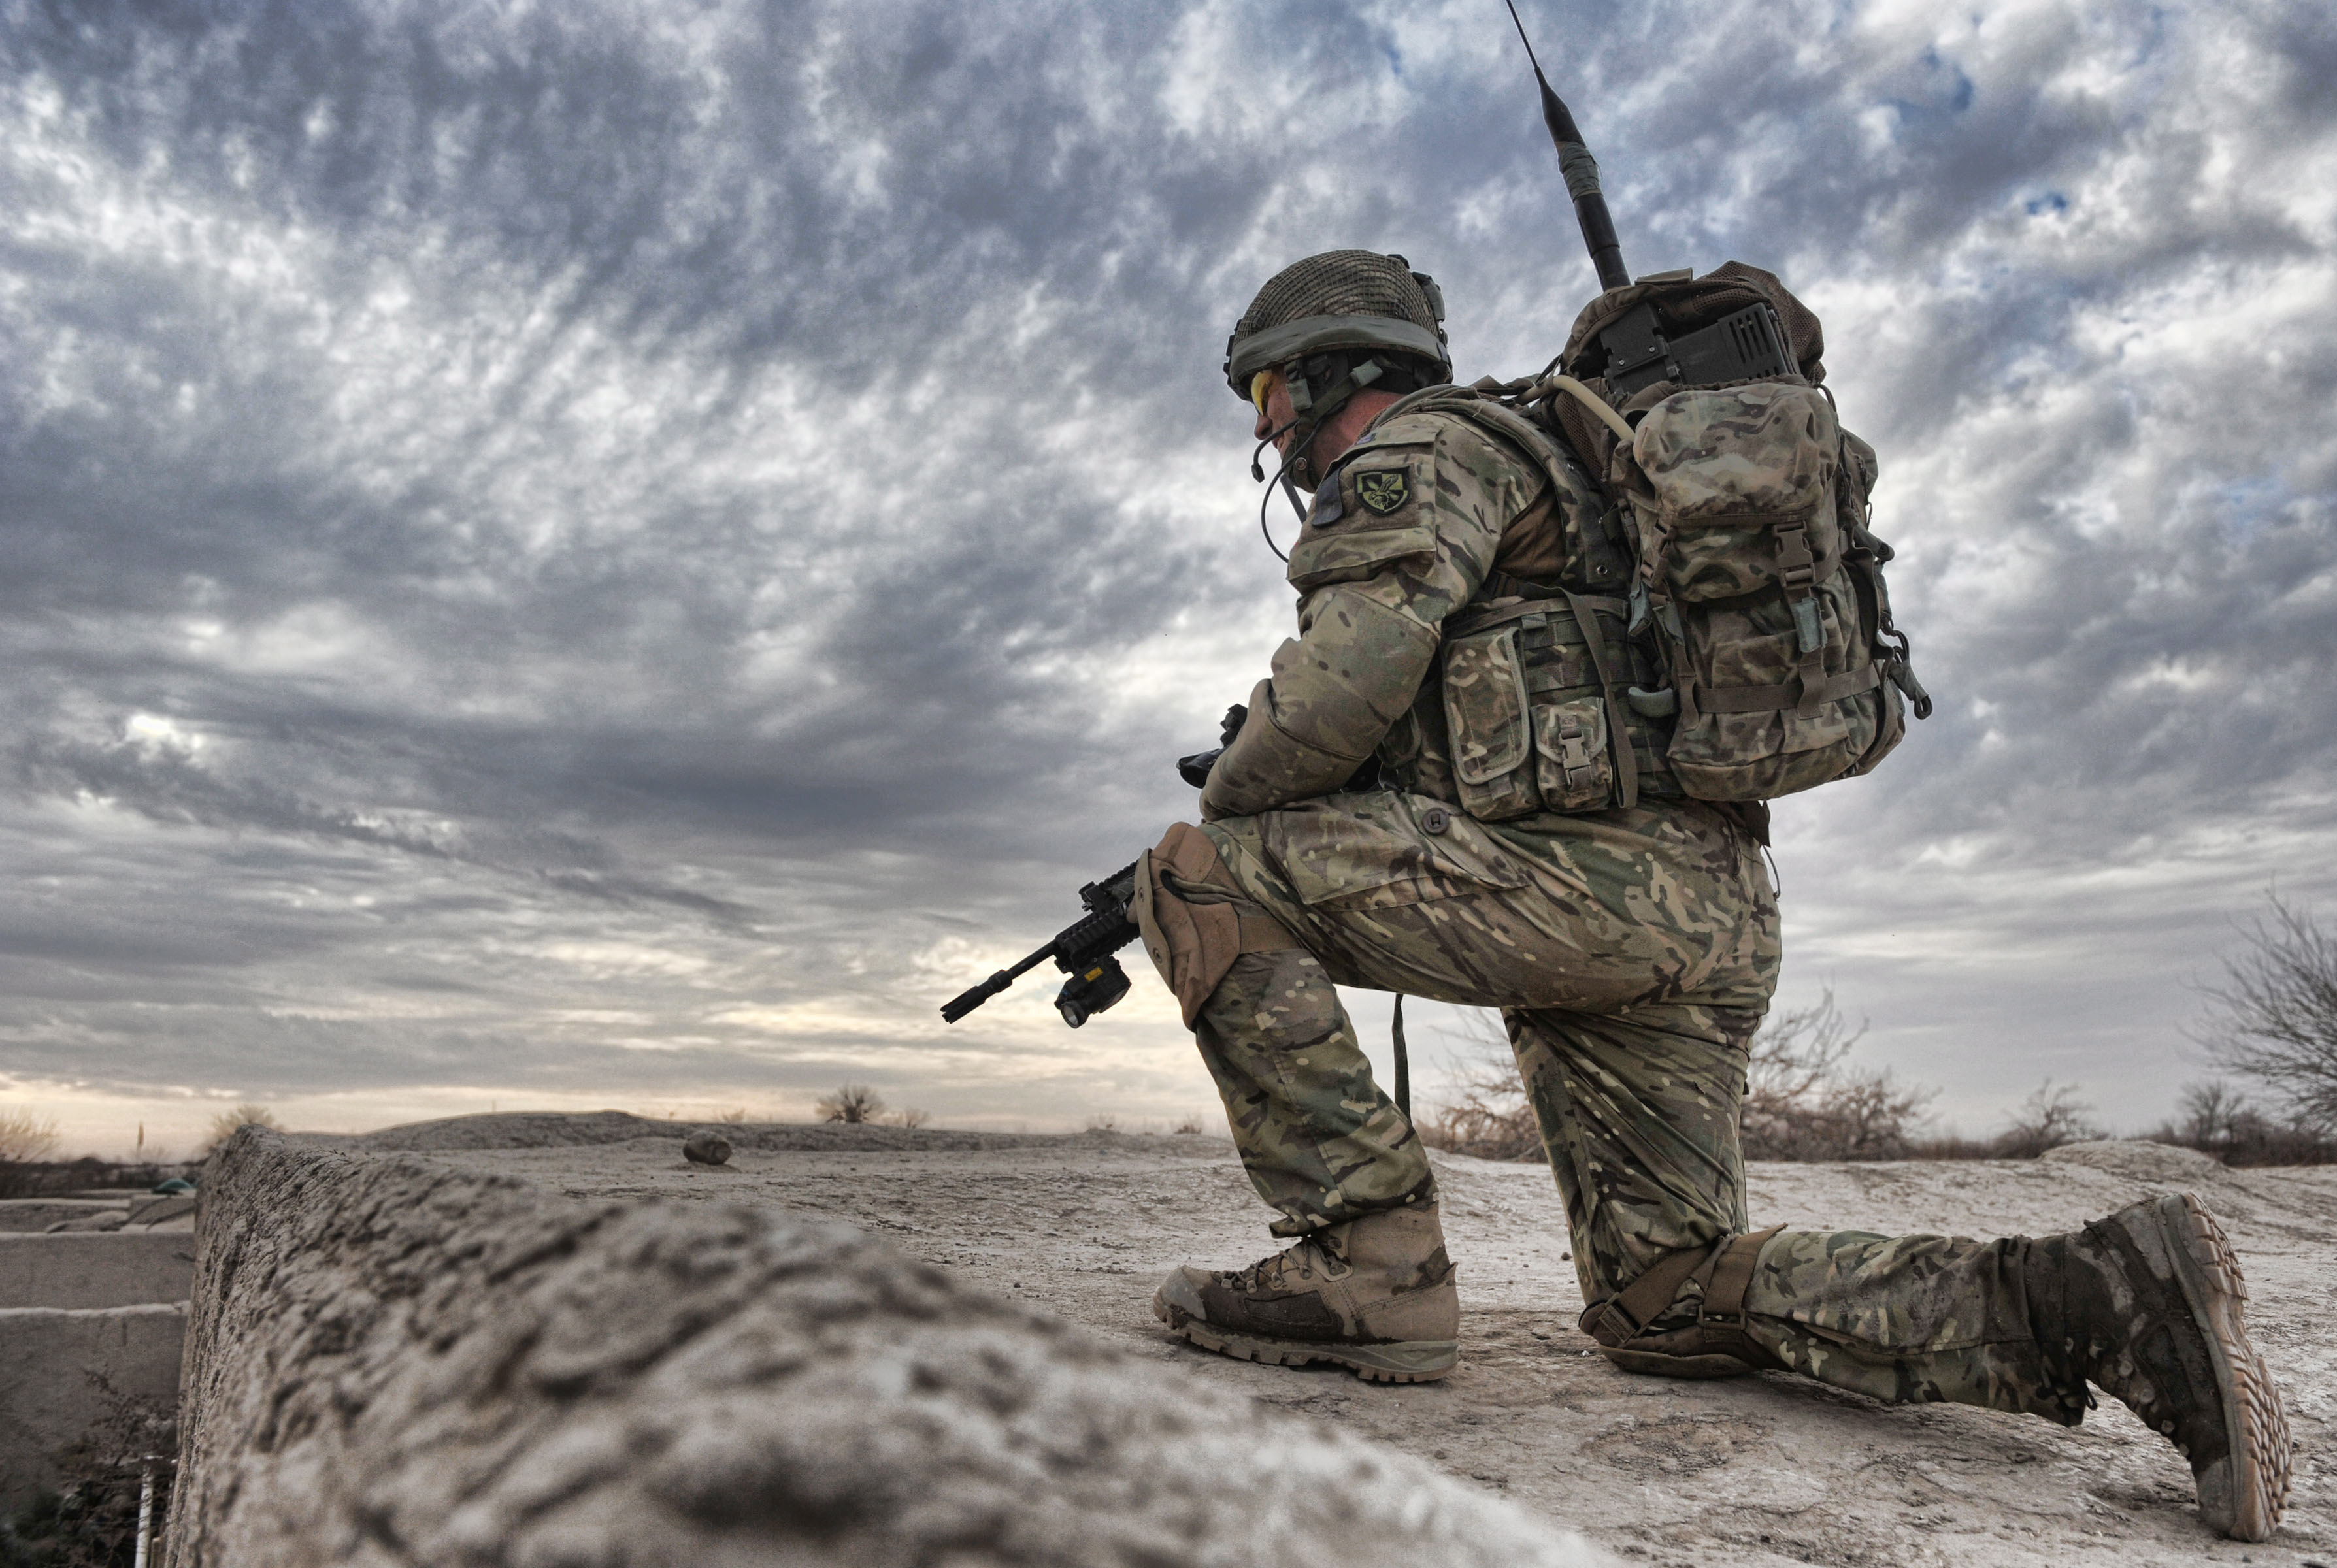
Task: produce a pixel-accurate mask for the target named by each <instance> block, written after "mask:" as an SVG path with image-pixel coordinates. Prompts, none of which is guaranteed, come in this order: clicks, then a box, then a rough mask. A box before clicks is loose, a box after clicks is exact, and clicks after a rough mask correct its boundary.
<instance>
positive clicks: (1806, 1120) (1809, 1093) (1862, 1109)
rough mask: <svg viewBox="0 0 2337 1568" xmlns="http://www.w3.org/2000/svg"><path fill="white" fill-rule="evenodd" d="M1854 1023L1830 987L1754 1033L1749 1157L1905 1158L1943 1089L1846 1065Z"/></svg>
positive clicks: (1856, 1035) (1860, 1030)
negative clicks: (1925, 1114)
mask: <svg viewBox="0 0 2337 1568" xmlns="http://www.w3.org/2000/svg"><path fill="white" fill-rule="evenodd" d="M1865 1033H1866V1027H1865V1025H1863V1024H1861V1025H1860V1026H1859V1027H1857V1028H1855V1029H1853V1028H1852V1027H1850V1025H1849V1023H1848V1022H1847V1021H1846V1020H1845V1019H1844V1018H1843V1016H1842V1012H1841V1009H1840V1008H1837V1007H1836V1006H1835V1005H1834V999H1833V989H1831V988H1829V989H1827V990H1826V991H1825V993H1824V995H1823V996H1821V997H1820V998H1818V1000H1817V1001H1816V1002H1815V1003H1814V1005H1812V1006H1810V1007H1806V1008H1798V1009H1796V1010H1795V1011H1794V1012H1790V1013H1786V1014H1784V1015H1783V1016H1781V1017H1778V1018H1772V1019H1770V1020H1769V1021H1768V1022H1766V1023H1765V1024H1764V1025H1763V1026H1762V1027H1761V1032H1760V1033H1759V1034H1757V1035H1755V1036H1754V1037H1753V1044H1752V1047H1751V1055H1750V1059H1749V1060H1748V1061H1747V1063H1746V1066H1745V1110H1744V1118H1743V1129H1744V1142H1745V1158H1746V1159H1748V1160H1903V1159H1906V1158H1907V1157H1908V1156H1909V1154H1911V1152H1912V1148H1913V1137H1914V1134H1915V1132H1916V1130H1917V1129H1918V1127H1919V1126H1920V1125H1921V1123H1922V1121H1923V1107H1924V1106H1926V1105H1930V1104H1931V1099H1932V1097H1933V1096H1936V1095H1937V1094H1938V1093H1939V1091H1938V1090H1937V1089H1926V1088H1910V1087H1907V1086H1902V1085H1901V1084H1898V1083H1896V1082H1894V1081H1893V1080H1892V1076H1891V1073H1890V1070H1889V1069H1888V1068H1884V1069H1882V1070H1881V1071H1879V1072H1878V1071H1874V1070H1873V1069H1868V1068H1857V1067H1852V1066H1848V1065H1847V1058H1848V1057H1849V1056H1850V1053H1851V1052H1852V1051H1853V1049H1854V1048H1856V1047H1857V1045H1858V1042H1859V1040H1860V1039H1861V1038H1862V1037H1864V1035H1865Z"/></svg>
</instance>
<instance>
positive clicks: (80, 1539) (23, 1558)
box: [0, 1371, 178, 1568]
mask: <svg viewBox="0 0 2337 1568" xmlns="http://www.w3.org/2000/svg"><path fill="white" fill-rule="evenodd" d="M84 1375H85V1376H86V1377H87V1378H88V1379H89V1385H90V1401H91V1404H92V1405H93V1407H95V1408H96V1409H97V1411H98V1412H99V1416H98V1419H97V1422H96V1423H95V1425H94V1426H93V1427H92V1428H91V1430H90V1432H89V1435H88V1436H86V1437H82V1438H80V1439H78V1440H77V1441H75V1442H74V1443H73V1444H72V1445H70V1446H67V1447H66V1448H65V1449H64V1452H63V1453H61V1454H59V1455H58V1456H57V1458H58V1468H59V1470H60V1471H61V1472H62V1475H60V1477H59V1481H58V1485H57V1489H56V1490H55V1491H54V1492H44V1493H42V1494H40V1495H37V1496H35V1497H34V1498H33V1500H32V1501H31V1502H29V1503H27V1504H26V1505H24V1507H22V1508H21V1509H19V1510H18V1511H17V1512H16V1513H15V1514H14V1515H13V1516H12V1517H10V1518H8V1519H6V1520H5V1521H0V1564H6V1565H7V1568H16V1565H18V1564H22V1565H24V1568H130V1564H131V1563H132V1562H133V1561H134V1560H135V1558H136V1555H137V1535H138V1497H139V1492H140V1489H141V1485H142V1483H143V1482H144V1481H145V1480H146V1478H147V1477H149V1476H152V1480H153V1486H154V1495H153V1510H152V1535H151V1538H150V1551H149V1553H148V1555H147V1561H149V1562H159V1561H161V1550H160V1548H161V1544H162V1542H161V1532H162V1523H163V1520H164V1518H165V1517H166V1515H167V1514H169V1512H170V1505H171V1479H172V1477H173V1476H174V1475H175V1474H176V1471H177V1461H176V1458H175V1457H174V1456H175V1454H176V1452H177V1449H178V1427H177V1423H176V1422H175V1421H174V1420H173V1419H172V1418H171V1414H170V1412H169V1411H167V1410H164V1409H161V1408H158V1407H155V1406H153V1405H152V1404H151V1403H149V1402H148V1401H146V1400H143V1399H139V1398H132V1396H130V1395H127V1394H123V1393H122V1392H121V1391H120V1390H118V1389H116V1388H114V1386H113V1384H112V1381H111V1380H110V1379H109V1378H107V1377H106V1376H105V1374H103V1372H96V1371H92V1372H89V1373H86V1374H84Z"/></svg>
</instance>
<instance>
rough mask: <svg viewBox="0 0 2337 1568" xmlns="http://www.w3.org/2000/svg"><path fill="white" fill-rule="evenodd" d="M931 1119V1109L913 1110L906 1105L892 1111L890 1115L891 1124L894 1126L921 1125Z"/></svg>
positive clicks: (932, 1116)
mask: <svg viewBox="0 0 2337 1568" xmlns="http://www.w3.org/2000/svg"><path fill="white" fill-rule="evenodd" d="M933 1119H934V1114H933V1113H932V1112H931V1111H919V1110H913V1109H909V1108H906V1107H904V1108H903V1109H901V1110H897V1111H895V1112H894V1113H893V1116H892V1121H893V1125H895V1126H896V1127H922V1126H924V1125H926V1124H927V1123H929V1122H931V1121H932V1120H933Z"/></svg>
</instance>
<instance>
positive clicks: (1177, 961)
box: [1133, 823, 1300, 1028]
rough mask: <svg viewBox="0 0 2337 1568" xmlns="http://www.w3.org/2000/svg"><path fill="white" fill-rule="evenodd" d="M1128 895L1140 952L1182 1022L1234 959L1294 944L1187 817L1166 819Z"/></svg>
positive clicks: (1190, 1021) (1188, 1023) (1190, 1022)
mask: <svg viewBox="0 0 2337 1568" xmlns="http://www.w3.org/2000/svg"><path fill="white" fill-rule="evenodd" d="M1133 903H1134V906H1135V907H1134V911H1133V912H1134V914H1135V916H1136V927H1137V930H1139V932H1141V933H1142V935H1143V938H1144V951H1145V955H1146V956H1147V957H1149V959H1151V960H1152V967H1153V968H1154V969H1158V970H1159V971H1160V978H1161V979H1162V980H1163V981H1164V982H1166V983H1167V985H1168V989H1169V990H1170V992H1172V993H1173V994H1174V995H1175V996H1176V998H1177V1003H1178V1008H1180V1009H1181V1010H1182V1012H1183V1015H1184V1018H1185V1027H1187V1028H1190V1027H1193V1022H1194V1020H1195V1019H1196V1018H1198V1017H1199V1016H1200V1012H1201V1008H1202V1006H1203V1005H1204V1004H1205V1003H1207V1002H1208V999H1209V995H1210V993H1211V992H1213V991H1215V990H1216V989H1217V986H1218V984H1219V982H1221V981H1222V980H1224V979H1225V978H1226V975H1227V971H1228V970H1230V969H1232V968H1233V966H1234V960H1235V959H1238V958H1240V957H1241V956H1242V955H1243V954H1244V953H1257V952H1275V951H1279V950H1284V949H1288V948H1296V947H1298V946H1299V945H1300V944H1299V942H1298V940H1297V939H1296V937H1294V936H1292V935H1291V934H1290V932H1289V931H1288V930H1286V928H1285V927H1284V926H1283V925H1282V924H1281V923H1280V922H1279V921H1277V920H1275V919H1274V918H1273V917H1272V916H1270V915H1268V914H1267V913H1266V911H1264V910H1263V909H1261V908H1259V907H1258V905H1257V903H1256V902H1254V901H1252V900H1250V899H1249V898H1247V896H1245V895H1244V894H1243V892H1242V891H1241V884H1240V883H1239V882H1238V881H1235V879H1234V874H1233V872H1230V871H1228V870H1227V869H1226V863H1225V862H1224V861H1223V860H1222V859H1220V858H1219V857H1218V854H1217V845H1216V844H1215V843H1214V842H1211V841H1210V839H1209V835H1208V834H1207V833H1203V832H1202V831H1201V830H1200V829H1198V828H1197V827H1195V826H1193V825H1192V824H1191V823H1175V824H1174V825H1172V826H1171V827H1170V828H1169V829H1168V833H1167V834H1166V835H1165V836H1163V837H1162V839H1161V840H1160V842H1159V846H1158V847H1157V848H1154V849H1151V850H1148V851H1146V852H1145V853H1144V856H1143V858H1142V859H1141V860H1139V861H1138V862H1137V865H1136V893H1135V898H1134V900H1133Z"/></svg>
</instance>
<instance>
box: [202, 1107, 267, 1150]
mask: <svg viewBox="0 0 2337 1568" xmlns="http://www.w3.org/2000/svg"><path fill="white" fill-rule="evenodd" d="M240 1127H269V1128H272V1129H274V1130H275V1131H277V1132H279V1133H280V1132H282V1131H283V1130H284V1124H283V1123H281V1122H279V1121H278V1120H277V1119H276V1113H275V1112H273V1111H271V1110H269V1108H268V1107H267V1106H266V1105H238V1106H236V1107H235V1109H233V1110H231V1111H221V1112H220V1114H219V1115H216V1116H213V1117H212V1118H211V1135H210V1143H208V1144H205V1145H204V1153H205V1154H209V1153H210V1151H211V1150H212V1149H216V1148H218V1147H219V1146H220V1144H224V1143H226V1142H227V1141H228V1140H229V1139H230V1138H232V1137H234V1136H235V1135H236V1131H237V1129H238V1128H240Z"/></svg>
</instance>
